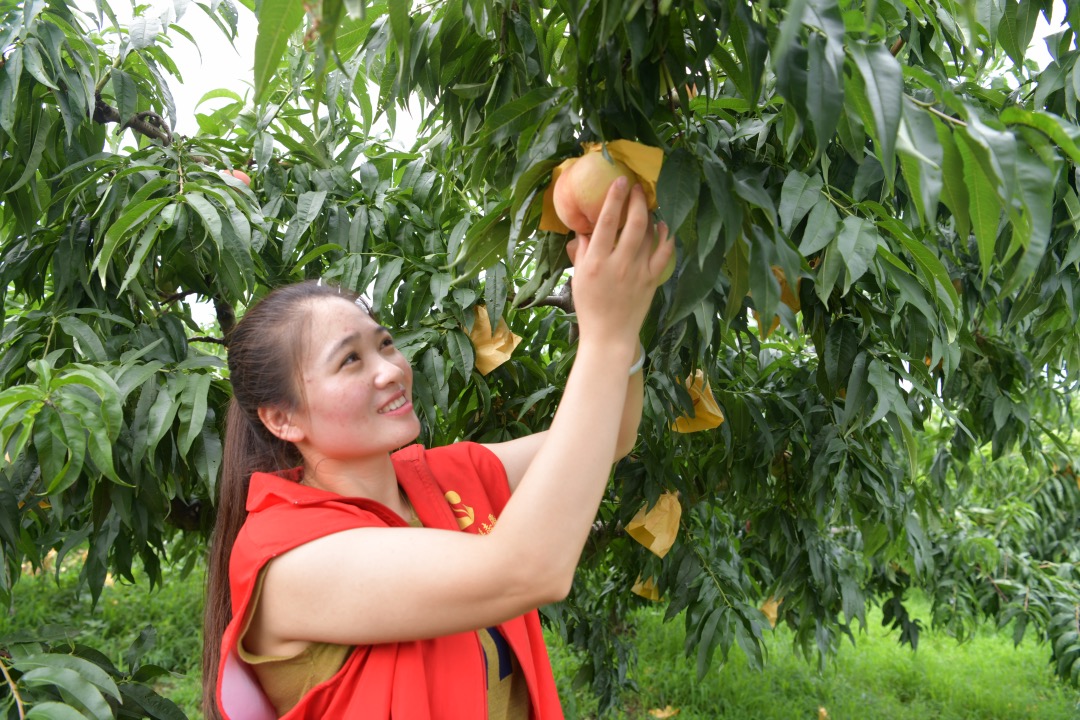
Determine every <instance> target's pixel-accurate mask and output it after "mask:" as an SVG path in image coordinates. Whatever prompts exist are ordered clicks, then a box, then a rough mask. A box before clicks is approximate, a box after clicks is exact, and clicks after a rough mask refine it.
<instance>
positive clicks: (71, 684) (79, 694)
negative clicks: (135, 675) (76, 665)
mask: <svg viewBox="0 0 1080 720" xmlns="http://www.w3.org/2000/svg"><path fill="white" fill-rule="evenodd" d="M19 680H20V682H21V683H22V684H23V685H26V686H27V687H41V686H43V685H54V686H56V687H59V688H63V690H64V692H66V693H67V694H68V695H69V696H70V697H72V698H73V699H74V700H75V701H76V702H78V703H79V705H80V706H82V707H83V708H84V709H85V710H86V712H87V713H88V714H89V716H90V717H92V718H94V719H95V720H112V717H113V714H112V710H110V709H109V703H108V702H106V701H105V698H104V696H102V694H101V691H100V690H98V689H97V688H96V687H94V685H93V684H91V683H90V682H87V681H86V680H85V679H84V678H83V677H82V676H81V675H79V673H77V672H75V671H74V670H70V669H68V668H65V667H55V666H46V667H36V668H34V669H33V670H30V671H28V672H26V673H23V676H22V677H21V678H20V679H19Z"/></svg>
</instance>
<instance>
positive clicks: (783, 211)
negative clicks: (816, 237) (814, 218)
mask: <svg viewBox="0 0 1080 720" xmlns="http://www.w3.org/2000/svg"><path fill="white" fill-rule="evenodd" d="M823 186H824V182H823V181H822V179H821V176H820V175H818V174H815V175H813V176H812V177H811V176H809V175H806V174H805V173H802V172H800V171H798V170H792V171H791V172H790V173H789V174H788V176H787V177H786V178H785V179H784V187H783V188H782V189H781V191H780V211H779V212H780V227H781V228H783V230H784V232H786V233H790V232H791V230H792V228H794V227H795V226H796V225H798V224H799V222H800V221H801V220H802V219H803V218H804V217H806V214H807V213H808V212H810V211H811V210H813V209H814V207H816V206H817V205H818V203H819V201H821V200H822V197H821V190H822V187H823ZM826 204H828V201H826ZM804 242H805V241H804ZM811 252H812V251H811ZM803 254H804V255H806V254H807V253H803Z"/></svg>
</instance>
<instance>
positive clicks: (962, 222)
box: [934, 119, 971, 238]
mask: <svg viewBox="0 0 1080 720" xmlns="http://www.w3.org/2000/svg"><path fill="white" fill-rule="evenodd" d="M934 129H935V130H936V131H937V136H938V143H939V145H940V146H941V153H942V156H941V171H942V178H941V179H942V192H941V200H942V202H944V203H945V205H946V206H947V207H948V208H949V210H951V211H952V216H953V223H954V225H955V226H956V234H957V235H958V236H959V237H961V238H967V237H968V234H969V233H970V232H971V215H970V213H969V210H968V206H969V202H970V201H969V199H968V190H967V183H966V181H965V179H964V159H963V156H962V155H961V154H960V150H959V149H958V148H957V141H956V139H955V136H954V135H953V133H952V131H950V130H949V128H948V127H946V126H945V124H944V123H943V122H941V121H939V120H937V119H934Z"/></svg>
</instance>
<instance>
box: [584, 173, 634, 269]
mask: <svg viewBox="0 0 1080 720" xmlns="http://www.w3.org/2000/svg"><path fill="white" fill-rule="evenodd" d="M629 194H630V187H629V183H628V182H627V180H626V178H625V177H618V178H616V179H615V182H613V183H611V187H610V188H608V192H607V195H606V196H605V197H604V205H603V207H601V208H600V216H599V217H598V218H597V219H596V227H594V228H593V232H592V236H591V237H590V242H589V243H588V244H589V245H591V246H592V248H593V252H596V253H600V254H601V255H602V256H603V257H606V256H607V255H610V254H611V251H612V250H613V249H614V248H615V239H616V236H617V235H618V234H619V220H620V219H622V212H623V207H624V206H625V205H626V197H627V195H629Z"/></svg>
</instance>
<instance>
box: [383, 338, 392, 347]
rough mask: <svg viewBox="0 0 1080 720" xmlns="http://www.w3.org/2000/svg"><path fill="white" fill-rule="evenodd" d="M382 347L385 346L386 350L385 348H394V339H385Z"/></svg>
mask: <svg viewBox="0 0 1080 720" xmlns="http://www.w3.org/2000/svg"><path fill="white" fill-rule="evenodd" d="M382 346H383V347H384V348H385V347H394V339H393V338H385V339H384V340H383V341H382Z"/></svg>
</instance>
